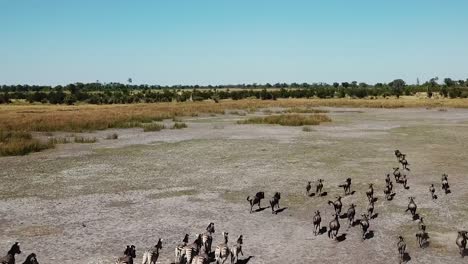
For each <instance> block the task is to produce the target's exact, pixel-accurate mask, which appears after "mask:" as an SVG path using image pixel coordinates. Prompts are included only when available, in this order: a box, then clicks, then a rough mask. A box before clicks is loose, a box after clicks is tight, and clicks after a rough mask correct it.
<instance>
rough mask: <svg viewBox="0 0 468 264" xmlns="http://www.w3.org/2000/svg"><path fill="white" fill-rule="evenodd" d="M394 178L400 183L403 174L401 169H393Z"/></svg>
mask: <svg viewBox="0 0 468 264" xmlns="http://www.w3.org/2000/svg"><path fill="white" fill-rule="evenodd" d="M393 177H395V182H397V183H398V182H400V177H401V172H400V168H399V167H396V168H393Z"/></svg>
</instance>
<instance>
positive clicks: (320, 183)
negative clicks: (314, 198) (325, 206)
mask: <svg viewBox="0 0 468 264" xmlns="http://www.w3.org/2000/svg"><path fill="white" fill-rule="evenodd" d="M322 189H323V180H322V179H319V180H318V182H317V186H316V187H315V193H316V194H317V195H318V196H320V195H322Z"/></svg>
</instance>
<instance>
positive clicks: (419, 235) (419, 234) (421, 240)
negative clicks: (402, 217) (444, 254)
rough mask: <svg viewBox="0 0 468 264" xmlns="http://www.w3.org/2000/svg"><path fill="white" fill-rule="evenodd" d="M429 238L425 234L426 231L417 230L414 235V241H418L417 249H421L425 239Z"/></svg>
mask: <svg viewBox="0 0 468 264" xmlns="http://www.w3.org/2000/svg"><path fill="white" fill-rule="evenodd" d="M428 238H429V235H428V234H427V232H426V231H424V230H419V231H418V232H417V233H416V239H417V240H418V244H419V247H420V248H422V247H423V245H424V244H425V243H426V241H427V239H428Z"/></svg>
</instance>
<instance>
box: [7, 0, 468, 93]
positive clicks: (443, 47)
mask: <svg viewBox="0 0 468 264" xmlns="http://www.w3.org/2000/svg"><path fill="white" fill-rule="evenodd" d="M434 76H439V77H440V78H443V77H452V78H453V79H466V78H468V1H467V0H317V1H314V0H308V1H306V0H304V1H300V0H278V1H276V0H191V1H188V0H185V1H184V0H165V1H163V0H154V1H149V0H148V1H143V0H132V1H130V0H128V1H123V0H29V1H28V0H0V84H52V85H55V84H66V83H70V82H94V81H96V80H100V81H101V82H112V81H114V82H125V81H126V80H127V78H129V77H131V78H133V80H134V83H147V84H161V85H167V84H168V85H172V84H234V83H254V82H257V83H266V82H270V83H276V82H287V83H290V82H309V83H312V82H329V83H331V82H334V81H338V82H342V81H353V80H356V81H365V82H368V83H374V82H389V81H391V80H393V79H395V78H402V79H404V80H405V81H407V82H409V83H415V82H416V78H418V77H419V78H420V79H421V81H424V80H427V79H429V78H431V77H434Z"/></svg>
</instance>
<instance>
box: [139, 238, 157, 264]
mask: <svg viewBox="0 0 468 264" xmlns="http://www.w3.org/2000/svg"><path fill="white" fill-rule="evenodd" d="M161 249H162V239H161V238H160V239H159V240H158V243H157V244H156V245H155V246H154V247H152V248H150V249H148V250H147V251H145V253H143V261H142V262H141V264H156V262H157V261H158V258H159V250H161Z"/></svg>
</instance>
